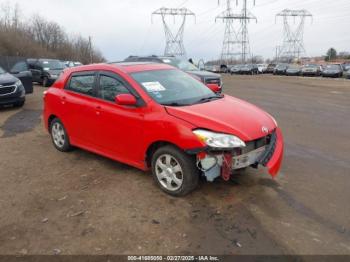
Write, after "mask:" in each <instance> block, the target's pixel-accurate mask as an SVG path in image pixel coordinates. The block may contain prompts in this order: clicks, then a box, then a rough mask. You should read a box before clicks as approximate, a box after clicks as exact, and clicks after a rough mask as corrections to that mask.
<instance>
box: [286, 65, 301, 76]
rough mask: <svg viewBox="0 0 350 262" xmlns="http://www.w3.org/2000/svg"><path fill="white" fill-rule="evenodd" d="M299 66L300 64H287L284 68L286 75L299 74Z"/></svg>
mask: <svg viewBox="0 0 350 262" xmlns="http://www.w3.org/2000/svg"><path fill="white" fill-rule="evenodd" d="M300 74H301V66H300V65H289V66H288V68H287V70H286V75H287V76H300Z"/></svg>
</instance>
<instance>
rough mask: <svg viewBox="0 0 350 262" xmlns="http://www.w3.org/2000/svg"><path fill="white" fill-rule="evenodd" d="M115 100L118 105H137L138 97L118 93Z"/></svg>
mask: <svg viewBox="0 0 350 262" xmlns="http://www.w3.org/2000/svg"><path fill="white" fill-rule="evenodd" d="M114 101H115V103H116V104H117V105H121V106H136V104H137V100H136V98H135V97H134V96H133V95H131V94H120V95H117V96H116V97H115V99H114Z"/></svg>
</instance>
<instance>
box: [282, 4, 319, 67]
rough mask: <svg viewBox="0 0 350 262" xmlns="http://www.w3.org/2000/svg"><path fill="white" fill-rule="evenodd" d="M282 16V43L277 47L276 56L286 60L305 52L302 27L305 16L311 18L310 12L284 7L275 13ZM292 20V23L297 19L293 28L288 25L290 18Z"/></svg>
mask: <svg viewBox="0 0 350 262" xmlns="http://www.w3.org/2000/svg"><path fill="white" fill-rule="evenodd" d="M278 17H282V18H283V44H282V46H281V47H280V49H279V52H278V57H279V58H284V59H287V60H293V59H295V58H297V59H298V60H299V59H300V58H301V56H302V55H303V54H306V50H305V47H304V27H305V20H306V18H308V17H310V18H311V19H312V17H313V16H312V14H311V13H310V12H308V11H307V10H305V9H303V10H290V9H284V10H283V11H281V12H280V13H278V14H277V15H276V20H277V18H278ZM291 18H292V19H293V20H294V23H295V22H296V21H298V24H297V27H296V28H295V29H294V30H293V29H292V27H291V25H290V19H291Z"/></svg>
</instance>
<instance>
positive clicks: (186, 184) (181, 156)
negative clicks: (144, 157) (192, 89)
mask: <svg viewBox="0 0 350 262" xmlns="http://www.w3.org/2000/svg"><path fill="white" fill-rule="evenodd" d="M164 155H170V156H171V157H172V158H174V159H175V160H176V161H177V163H178V164H179V165H180V166H181V168H182V184H181V186H180V187H179V188H178V189H177V190H175V191H173V190H168V189H167V188H166V187H164V186H163V185H162V184H161V182H160V181H159V179H158V177H157V173H156V168H158V167H157V166H156V162H157V160H158V159H159V158H161V157H162V156H164ZM152 175H153V178H154V180H155V181H156V183H157V185H158V186H159V187H160V188H161V189H162V190H163V191H164V192H165V193H167V194H169V195H172V196H175V197H179V196H185V195H187V194H189V193H190V192H191V191H193V190H194V189H195V188H196V187H197V186H198V181H199V169H198V168H197V166H196V158H195V156H190V155H188V154H186V153H185V152H183V151H181V150H180V149H178V148H176V147H175V146H171V145H167V146H163V147H161V148H159V149H157V150H156V151H155V152H154V154H153V155H152Z"/></svg>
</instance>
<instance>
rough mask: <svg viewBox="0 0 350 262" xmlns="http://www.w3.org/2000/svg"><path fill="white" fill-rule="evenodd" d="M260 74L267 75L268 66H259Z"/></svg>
mask: <svg viewBox="0 0 350 262" xmlns="http://www.w3.org/2000/svg"><path fill="white" fill-rule="evenodd" d="M257 66H258V72H259V74H265V73H266V71H267V67H268V64H258V65H257Z"/></svg>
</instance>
